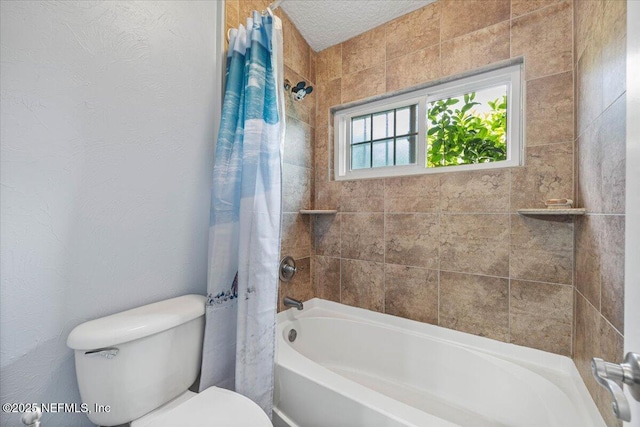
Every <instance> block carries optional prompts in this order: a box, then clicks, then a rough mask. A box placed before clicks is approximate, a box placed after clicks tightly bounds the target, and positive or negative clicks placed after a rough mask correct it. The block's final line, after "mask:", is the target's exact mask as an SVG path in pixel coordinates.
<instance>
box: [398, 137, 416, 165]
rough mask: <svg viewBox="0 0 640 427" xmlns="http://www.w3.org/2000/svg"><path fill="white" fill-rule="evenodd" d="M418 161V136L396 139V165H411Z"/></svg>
mask: <svg viewBox="0 0 640 427" xmlns="http://www.w3.org/2000/svg"><path fill="white" fill-rule="evenodd" d="M415 162H416V137H415V136H408V137H402V138H398V139H397V141H396V165H411V164H414V163H415Z"/></svg>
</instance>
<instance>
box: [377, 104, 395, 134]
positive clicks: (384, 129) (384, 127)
mask: <svg viewBox="0 0 640 427" xmlns="http://www.w3.org/2000/svg"><path fill="white" fill-rule="evenodd" d="M393 127H394V125H393V110H391V111H385V112H382V113H377V114H374V115H373V139H383V138H391V137H393Z"/></svg>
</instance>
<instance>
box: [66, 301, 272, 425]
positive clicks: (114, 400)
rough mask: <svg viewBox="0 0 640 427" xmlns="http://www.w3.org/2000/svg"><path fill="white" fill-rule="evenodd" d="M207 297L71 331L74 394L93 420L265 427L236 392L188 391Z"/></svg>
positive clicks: (161, 305) (98, 321) (253, 408)
mask: <svg viewBox="0 0 640 427" xmlns="http://www.w3.org/2000/svg"><path fill="white" fill-rule="evenodd" d="M205 301H206V298H205V297H204V296H202V295H184V296H181V297H178V298H173V299H169V300H165V301H160V302H157V303H155V304H149V305H145V306H142V307H138V308H134V309H132V310H128V311H123V312H121V313H117V314H114V315H111V316H107V317H102V318H100V319H96V320H92V321H90V322H86V323H83V324H81V325H79V326H77V327H76V328H75V329H74V330H73V331H71V334H69V338H68V339H67V345H68V346H69V347H70V348H72V349H73V350H74V351H75V360H76V374H77V377H78V386H79V388H80V396H81V397H82V402H83V403H85V404H87V405H88V407H87V409H88V410H89V411H90V413H88V414H87V415H88V417H89V419H90V420H91V421H92V422H93V423H95V424H97V425H100V426H115V425H119V424H125V423H131V426H132V427H151V426H154V427H176V426H216V427H263V426H264V427H267V426H269V427H271V425H272V424H271V422H270V421H269V417H267V415H266V414H265V413H264V411H262V409H261V408H260V407H259V406H258V405H256V404H255V403H254V402H252V401H251V400H249V399H248V398H246V397H244V396H242V395H240V394H238V393H234V392H232V391H229V390H224V389H221V388H217V387H210V388H208V389H206V390H204V391H203V392H201V393H194V392H191V391H189V390H188V388H189V387H190V386H191V385H192V384H193V383H194V382H195V380H196V378H197V377H198V373H199V371H200V359H201V354H202V338H203V334H204V312H205ZM107 406H108V410H107Z"/></svg>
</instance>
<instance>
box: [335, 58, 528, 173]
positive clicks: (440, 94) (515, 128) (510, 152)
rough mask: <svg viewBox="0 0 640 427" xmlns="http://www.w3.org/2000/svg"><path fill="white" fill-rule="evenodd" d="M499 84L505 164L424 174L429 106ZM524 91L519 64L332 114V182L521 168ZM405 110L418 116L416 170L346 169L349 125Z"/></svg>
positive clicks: (428, 170) (409, 167)
mask: <svg viewBox="0 0 640 427" xmlns="http://www.w3.org/2000/svg"><path fill="white" fill-rule="evenodd" d="M502 84H504V85H506V86H507V133H506V140H507V159H506V160H501V161H497V162H489V163H477V164H463V165H453V166H441V167H437V168H427V165H426V161H427V160H426V157H427V156H426V149H427V142H426V128H427V105H428V103H430V102H433V101H437V100H440V99H444V98H449V97H453V96H461V95H463V94H465V93H469V92H474V91H479V90H482V89H485V88H488V87H495V86H498V85H502ZM523 89H524V85H523V82H522V64H515V65H510V66H507V67H503V68H499V69H496V70H491V71H486V72H482V73H478V74H474V75H471V76H468V77H463V78H460V79H456V80H452V81H448V82H445V83H440V84H435V85H432V86H429V87H426V88H421V89H417V90H414V91H411V92H408V93H403V94H400V95H395V96H390V97H387V98H384V99H380V100H376V101H371V102H366V103H364V104H361V105H357V106H354V107H348V108H345V109H343V110H339V111H336V112H335V113H334V160H335V162H334V163H335V179H336V181H346V180H355V179H368V178H382V177H392V176H406V175H419V174H429V173H443V172H455V171H469V170H479V169H497V168H505V167H513V166H520V165H521V164H522V159H523V157H524V156H523V150H524V133H523V129H524V123H523V122H524V111H523V110H524V105H523V104H524V102H523V99H524V96H523ZM410 105H417V114H418V123H417V128H418V135H417V137H416V140H417V142H416V143H417V147H416V164H413V165H397V166H382V167H375V168H373V167H372V168H364V169H355V170H352V169H351V164H350V163H351V150H350V148H351V134H350V133H351V119H352V118H355V117H358V116H363V115H367V114H372V113H377V112H382V111H387V110H392V109H394V108H402V107H408V106H410Z"/></svg>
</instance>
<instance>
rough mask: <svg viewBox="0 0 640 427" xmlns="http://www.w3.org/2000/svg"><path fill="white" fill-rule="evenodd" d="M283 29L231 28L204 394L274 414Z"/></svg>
mask: <svg viewBox="0 0 640 427" xmlns="http://www.w3.org/2000/svg"><path fill="white" fill-rule="evenodd" d="M282 55H283V50H282V23H281V21H280V19H279V18H278V17H276V16H274V15H273V14H272V13H271V11H270V10H268V13H267V14H266V16H263V15H262V14H260V13H258V12H253V17H252V18H249V19H247V26H246V27H243V26H242V25H240V27H239V28H238V29H233V30H231V31H230V37H229V50H228V54H227V71H226V88H225V95H224V102H223V107H222V118H221V123H220V131H219V133H218V141H217V146H216V157H215V164H214V170H213V186H212V199H211V217H210V226H209V270H208V277H207V292H208V301H207V307H206V327H205V338H204V347H203V355H202V371H201V378H200V390H204V389H206V388H207V387H209V386H212V385H215V386H218V387H223V388H227V389H230V390H235V391H237V392H239V393H241V394H243V395H245V396H247V397H249V398H250V399H251V400H253V401H254V402H256V403H257V404H258V405H260V406H261V407H262V408H263V409H264V411H265V412H266V413H267V414H268V415H269V416H271V407H272V402H273V371H274V353H275V326H276V325H275V315H276V304H277V289H278V260H279V255H280V254H279V251H280V223H281V199H282V194H281V193H282V191H281V188H282V185H281V175H282V162H281V160H282V146H283V143H284V98H283V96H284V94H283V89H282V83H278V82H282V81H283V79H282V68H283V65H282V61H283V60H282Z"/></svg>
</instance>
